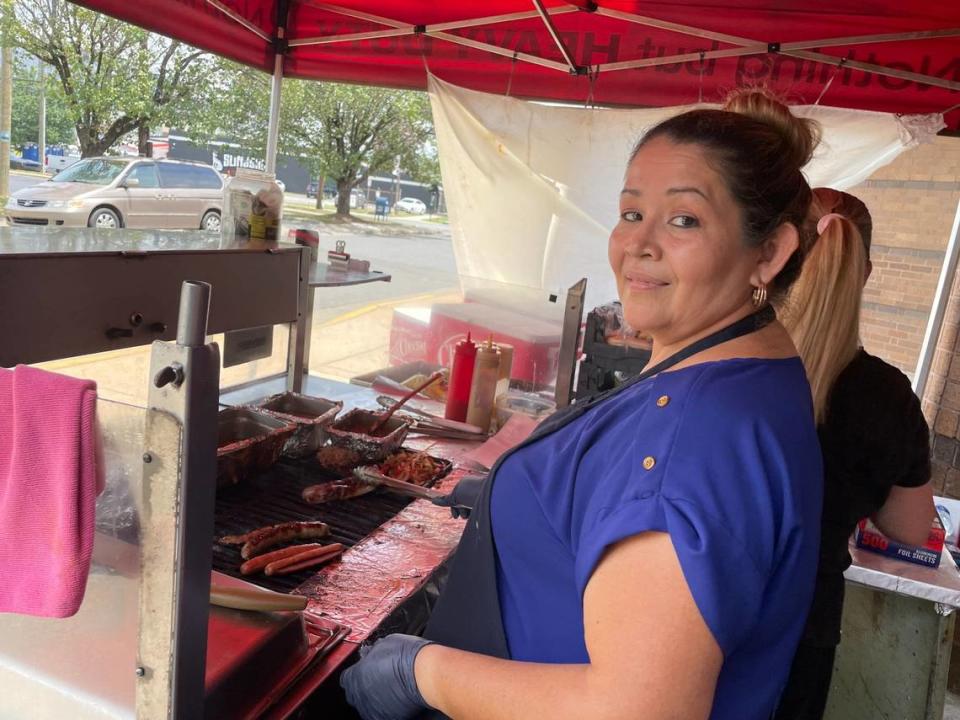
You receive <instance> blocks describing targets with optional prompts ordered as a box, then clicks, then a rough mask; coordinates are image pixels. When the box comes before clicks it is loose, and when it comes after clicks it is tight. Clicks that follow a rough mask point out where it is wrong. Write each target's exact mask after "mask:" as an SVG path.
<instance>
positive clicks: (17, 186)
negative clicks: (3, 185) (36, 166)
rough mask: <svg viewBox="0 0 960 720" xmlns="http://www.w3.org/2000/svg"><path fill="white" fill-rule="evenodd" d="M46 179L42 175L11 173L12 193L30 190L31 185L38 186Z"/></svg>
mask: <svg viewBox="0 0 960 720" xmlns="http://www.w3.org/2000/svg"><path fill="white" fill-rule="evenodd" d="M44 180H46V178H45V177H44V176H43V175H41V174H40V173H33V172H23V173H21V172H11V173H10V192H11V193H15V192H17V190H23V189H24V188H28V187H30V186H31V185H36V184H37V183H38V182H42V181H44Z"/></svg>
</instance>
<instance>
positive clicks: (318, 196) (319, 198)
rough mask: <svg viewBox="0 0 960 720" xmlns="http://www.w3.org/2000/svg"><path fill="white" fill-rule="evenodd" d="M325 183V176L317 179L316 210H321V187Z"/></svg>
mask: <svg viewBox="0 0 960 720" xmlns="http://www.w3.org/2000/svg"><path fill="white" fill-rule="evenodd" d="M326 182H327V176H326V175H321V176H320V177H319V178H318V179H317V210H323V185H324V183H326Z"/></svg>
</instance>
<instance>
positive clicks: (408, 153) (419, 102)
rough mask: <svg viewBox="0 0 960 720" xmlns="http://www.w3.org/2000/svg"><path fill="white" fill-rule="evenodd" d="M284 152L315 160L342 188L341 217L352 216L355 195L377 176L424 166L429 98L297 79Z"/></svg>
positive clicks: (291, 88)
mask: <svg viewBox="0 0 960 720" xmlns="http://www.w3.org/2000/svg"><path fill="white" fill-rule="evenodd" d="M280 116H281V124H280V131H281V143H280V144H281V147H282V148H283V150H284V152H285V153H286V154H289V155H299V156H302V157H305V158H310V159H312V161H313V165H314V170H315V172H316V174H317V175H318V176H320V175H325V176H327V177H330V178H332V179H333V180H334V181H335V182H336V184H337V214H338V215H341V216H349V215H350V193H351V192H352V191H353V189H354V188H355V187H357V186H358V185H361V184H362V183H364V182H366V180H367V177H368V176H370V175H372V174H380V173H391V172H395V171H402V170H406V169H408V168H417V167H418V166H420V165H421V164H422V158H421V155H422V153H423V151H424V146H425V145H426V144H427V143H428V142H429V141H430V139H431V138H432V137H433V124H432V122H431V120H430V105H429V99H428V97H427V95H426V94H425V93H420V92H410V91H401V90H388V89H386V88H376V87H369V86H361V85H343V84H339V83H319V82H310V81H303V80H293V81H291V82H288V83H286V84H285V86H284V97H283V103H282V104H281V107H280Z"/></svg>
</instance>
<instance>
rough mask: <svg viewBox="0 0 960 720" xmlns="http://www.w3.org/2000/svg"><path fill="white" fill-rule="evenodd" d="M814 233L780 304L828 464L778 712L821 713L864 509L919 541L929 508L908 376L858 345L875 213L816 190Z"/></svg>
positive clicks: (926, 457)
mask: <svg viewBox="0 0 960 720" xmlns="http://www.w3.org/2000/svg"><path fill="white" fill-rule="evenodd" d="M813 195H814V197H813V202H812V203H811V209H810V216H809V223H808V228H807V232H808V233H810V234H813V235H815V236H816V238H817V239H816V242H815V243H814V245H813V247H812V248H811V250H810V252H809V253H808V255H807V258H806V261H805V262H804V265H803V272H802V273H801V274H800V277H799V278H798V280H797V282H796V283H794V285H793V287H792V288H791V289H790V293H789V295H788V296H787V297H786V299H785V301H784V303H783V306H782V308H781V312H780V315H781V317H782V318H783V324H784V327H786V328H787V331H788V332H789V333H790V335H791V337H792V338H793V341H794V344H795V345H796V347H797V350H798V352H799V353H800V357H801V359H802V360H803V363H804V367H805V369H806V373H807V378H808V380H809V381H810V388H811V391H812V393H813V405H814V414H815V417H816V422H817V432H818V435H819V437H820V446H821V450H822V453H823V463H824V482H825V486H824V496H823V520H822V527H821V537H820V562H819V567H818V572H817V583H816V589H815V591H814V598H813V604H812V606H811V609H810V614H809V616H808V618H807V624H806V627H805V628H804V633H803V637H802V639H801V643H800V647H799V648H798V650H797V654H796V656H795V658H794V661H793V666H792V668H791V672H790V677H789V680H788V683H787V688H786V690H785V691H784V694H783V696H782V698H781V701H780V704H779V707H778V710H777V713H776V716H775V719H776V720H800V719H803V720H819V719H820V718H822V717H823V712H824V708H825V707H826V703H827V695H828V693H829V690H830V680H831V676H832V672H833V661H834V656H835V653H836V648H837V645H838V644H839V642H840V616H841V611H842V609H843V590H844V580H843V571H844V570H846V569H847V568H848V567H849V566H850V562H851V560H850V553H849V552H848V550H847V541H848V538H849V537H850V534H851V533H852V532H853V529H854V527H855V526H856V524H857V522H859V521H860V519H861V518H864V517H872V518H873V520H874V522H875V523H876V524H877V525H878V526H879V527H880V529H881V530H882V531H883V532H884V533H885V534H887V535H888V536H889V537H891V538H894V539H896V540H899V541H901V542H906V543H910V544H914V545H920V544H922V543H923V542H924V541H925V540H926V537H927V534H928V532H929V530H930V522H931V521H932V519H933V514H934V508H933V501H932V492H931V487H930V482H929V479H930V448H929V433H928V430H927V424H926V421H925V420H924V417H923V414H922V412H921V411H920V401H919V400H918V399H917V397H916V396H915V395H914V394H913V391H912V389H911V387H910V381H909V380H908V379H907V377H906V376H905V375H904V374H903V373H901V372H900V371H899V370H897V369H896V368H894V367H893V366H891V365H889V364H887V363H885V362H884V361H883V360H880V359H879V358H877V357H874V356H872V355H870V354H868V353H867V352H866V351H865V350H863V348H862V347H860V341H859V336H860V299H861V294H862V292H863V286H864V284H865V283H866V281H867V278H869V276H870V271H871V269H872V267H871V264H870V240H871V236H872V233H873V223H872V221H871V218H870V213H869V211H868V210H867V208H866V206H865V205H864V204H863V202H861V201H860V200H859V199H857V198H856V197H854V196H853V195H850V194H848V193H843V192H838V191H836V190H831V189H829V188H817V189H815V190H814V191H813Z"/></svg>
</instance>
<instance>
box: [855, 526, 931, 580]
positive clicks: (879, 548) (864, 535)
mask: <svg viewBox="0 0 960 720" xmlns="http://www.w3.org/2000/svg"><path fill="white" fill-rule="evenodd" d="M854 539H855V541H856V545H857V547H858V548H862V549H864V550H869V551H870V552H875V553H878V554H880V555H885V556H887V557H891V558H895V559H897V560H905V561H907V562H911V563H916V564H917V565H926V566H927V567H933V568H935V567H939V566H940V553H941V551H942V550H943V540H944V531H943V525H942V524H941V523H940V519H939V518H938V517H934V519H933V524H932V525H931V526H930V535H929V536H928V537H927V542H925V543H924V544H923V546H922V547H917V546H914V545H905V544H903V543H898V542H896V541H895V540H891V539H890V538H888V537H886V536H885V535H884V534H883V533H882V532H880V530H878V529H877V526H876V525H874V524H873V523H872V522H870V520H867V519H864V520H861V521H860V523H859V524H858V525H857V530H856V533H855V535H854Z"/></svg>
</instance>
